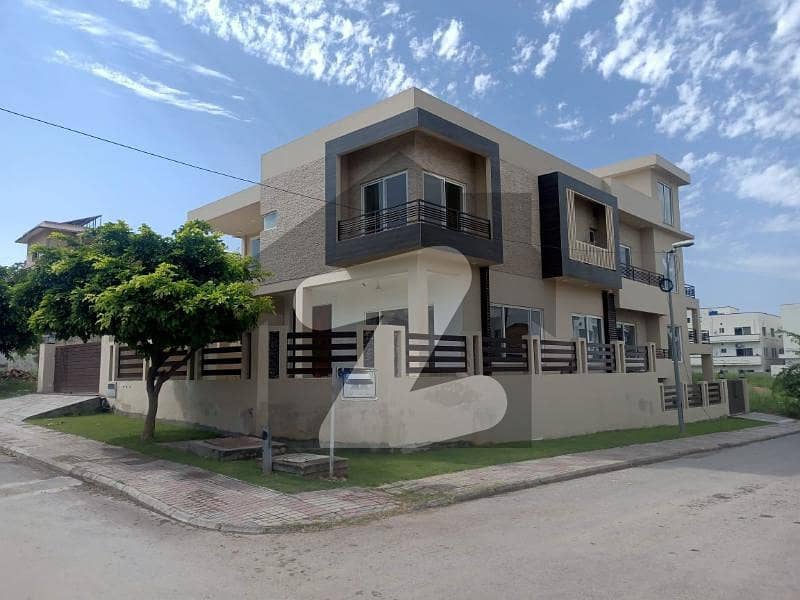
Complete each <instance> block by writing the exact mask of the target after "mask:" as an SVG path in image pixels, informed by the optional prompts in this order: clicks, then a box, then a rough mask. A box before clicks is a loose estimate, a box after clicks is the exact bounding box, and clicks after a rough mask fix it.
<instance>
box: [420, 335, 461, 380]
mask: <svg viewBox="0 0 800 600" xmlns="http://www.w3.org/2000/svg"><path fill="white" fill-rule="evenodd" d="M406 357H407V361H406V370H407V371H408V372H409V373H466V372H467V337H466V336H463V335H429V334H427V333H409V334H407V336H406Z"/></svg>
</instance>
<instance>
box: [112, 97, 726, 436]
mask: <svg viewBox="0 0 800 600" xmlns="http://www.w3.org/2000/svg"><path fill="white" fill-rule="evenodd" d="M689 182H690V178H689V175H688V174H687V173H686V172H684V171H683V170H681V169H680V168H678V167H677V166H675V165H674V164H672V163H670V162H669V161H667V160H665V159H664V158H662V157H660V156H658V155H649V156H644V157H640V158H636V159H632V160H628V161H625V162H621V163H617V164H614V165H610V166H608V167H602V168H598V169H594V170H591V171H589V170H584V169H582V168H579V167H577V166H575V165H573V164H571V163H569V162H567V161H565V160H563V159H560V158H558V157H556V156H553V155H551V154H548V153H547V152H544V151H543V150H541V149H539V148H536V147H535V146H532V145H530V144H528V143H526V142H524V141H522V140H520V139H519V138H516V137H514V136H512V135H510V134H508V133H506V132H504V131H502V130H500V129H498V128H496V127H493V126H492V125H490V124H488V123H486V122H485V121H482V120H480V119H478V118H476V117H474V116H472V115H469V114H467V113H465V112H463V111H461V110H459V109H458V108H456V107H454V106H452V105H450V104H447V103H445V102H443V101H441V100H439V99H437V98H435V97H433V96H431V95H429V94H427V93H425V92H423V91H421V90H418V89H415V88H412V89H408V90H406V91H404V92H402V93H400V94H398V95H396V96H393V97H391V98H387V99H385V100H383V101H381V102H379V103H377V104H375V105H373V106H370V107H368V108H366V109H364V110H362V111H360V112H357V113H355V114H352V115H350V116H348V117H345V118H343V119H341V120H340V121H337V122H335V123H333V124H331V125H329V126H327V127H324V128H322V129H320V130H318V131H315V132H313V133H311V134H309V135H307V136H304V137H302V138H300V139H298V140H295V141H293V142H290V143H288V144H286V145H284V146H281V147H279V148H276V149H274V150H272V151H269V152H267V153H266V154H264V155H263V156H262V157H261V183H260V185H258V186H253V187H250V188H248V189H245V190H243V191H242V192H239V193H236V194H233V195H231V196H227V197H225V198H222V199H220V200H217V201H214V202H212V203H210V204H207V205H205V206H202V207H200V208H197V209H195V210H193V211H191V212H190V213H189V218H190V219H203V220H205V221H208V222H209V223H211V224H212V225H213V226H214V227H215V228H216V229H218V230H219V231H221V232H223V233H225V234H228V235H232V236H236V237H238V238H240V239H241V247H242V252H243V253H244V254H246V255H250V256H253V257H254V258H257V259H258V260H260V261H261V263H262V264H263V266H264V268H265V269H266V270H267V271H269V273H270V276H269V277H268V278H267V279H266V280H265V281H263V283H262V285H261V287H260V289H259V293H261V294H268V295H270V296H271V297H273V298H274V299H275V302H276V307H277V311H276V314H273V315H267V316H265V318H264V323H263V325H262V328H261V330H260V333H259V335H257V336H254V337H253V338H252V340H257V341H252V340H251V341H252V343H254V344H257V345H258V348H257V350H253V351H252V353H253V355H254V356H256V358H255V363H256V365H258V364H260V365H262V368H263V369H267V368H268V371H269V374H268V375H267V374H263V375H258V374H256V375H255V377H256V378H258V377H260V376H263V377H264V378H265V381H264V382H261V383H257V384H256V385H257V386H258V385H263V386H266V388H267V389H265V390H264V391H263V392H257V393H256V396H257V397H263V398H265V399H266V398H267V397H268V398H269V400H268V404H269V407H268V408H265V407H264V406H261V405H258V401H256V403H255V404H256V405H255V407H254V408H253V410H252V412H253V414H254V415H256V416H255V417H254V419H255V420H258V419H259V418H262V419H267V415H268V420H269V421H270V423H272V424H273V425H274V426H275V427H276V431H278V433H277V435H280V430H281V428H284V429H290V430H292V431H296V430H297V429H298V427H295V426H294V425H291V424H287V423H286V420H287V419H288V417H287V416H286V415H287V414H291V415H293V416H294V418H302V416H301V415H303V414H306V413H313V412H315V411H316V413H318V416H319V419H318V422H316V423H315V424H313V425H312V426H310V427H307V428H305V429H304V428H302V427H300V429H303V430H304V431H305V433H306V434H307V435H306V437H316V434H317V433H318V431H317V429H318V428H319V426H320V424H321V423H322V420H323V418H324V416H325V414H326V413H327V405H325V404H324V403H323V402H322V400H313V399H312V398H311V396H312V395H313V394H312V392H311V390H312V389H315V388H314V385H315V384H314V383H311V382H312V381H313V380H315V379H323V380H324V378H325V377H329V376H330V373H331V363H332V362H338V359H339V358H343V357H344V356H349V358H356V356H355V355H358V358H359V360H363V361H364V363H370V364H374V365H377V364H379V363H380V364H382V365H383V369H382V370H381V373H382V374H381V379H380V380H379V381H380V386H389V385H400V384H399V383H398V382H399V381H405V380H406V378H417V379H416V381H417V383H414V384H413V385H412V384H409V385H412V387H413V386H417V387H418V386H419V385H420V384H419V381H422V382H428V383H430V382H431V381H434V380H435V378H436V377H451V378H453V377H455V378H458V377H464V378H465V379H466V378H468V377H470V376H474V375H481V374H483V375H486V374H489V373H491V374H492V375H493V377H495V379H497V380H498V381H501V382H502V385H503V390H504V391H502V394H505V396H506V400H505V401H504V406H507V408H504V409H503V410H504V411H505V419H506V420H508V419H509V414H510V413H511V412H513V411H512V409H511V406H512V405H513V406H514V407H515V408H514V409H513V410H514V411H517V412H515V413H514V414H515V416H514V419H516V420H517V421H527V423H526V427H528V435H534V436H538V437H542V436H544V437H547V436H551V437H552V436H554V435H558V434H569V433H578V432H584V431H591V430H598V429H608V428H618V427H624V426H634V424H658V423H662V422H671V421H672V419H674V413H672V414H671V415H670V413H669V412H668V410H669V409H670V408H674V392H675V385H676V383H677V384H678V385H684V384H689V385H691V372H690V364H689V355H690V354H698V355H702V356H704V357H705V356H708V357H709V358H710V352H711V350H710V346H708V344H705V343H703V340H702V339H700V338H697V337H690V335H689V333H690V332H689V329H688V328H687V327H686V323H685V321H684V320H683V318H682V315H685V314H686V313H687V311H689V312H691V311H697V310H698V309H699V305H698V301H697V299H696V298H695V293H694V288H693V287H692V286H690V285H688V284H687V283H686V282H685V281H684V276H683V261H682V255H681V251H678V252H677V255H676V263H677V264H676V265H674V266H671V265H667V263H666V257H667V256H668V254H667V252H668V251H669V250H670V249H671V248H672V244H673V243H675V242H678V241H684V240H689V239H691V237H692V236H691V235H690V234H689V233H687V232H685V231H683V230H682V229H681V221H680V202H679V191H680V188H681V187H682V186H685V185H687V184H689ZM668 267H669V269H670V270H668ZM668 274H669V276H670V279H671V280H672V281H673V282H674V289H673V291H672V295H673V302H674V305H675V314H676V315H681V317H680V318H679V319H678V326H677V330H676V336H675V342H674V343H673V342H672V336H670V335H669V330H668V317H667V315H668V308H667V307H668V302H667V300H668V296H667V294H666V293H665V292H664V291H662V289H661V287H662V286H661V284H662V282H663V280H664V278H665V276H666V275H668ZM387 332H388V333H387ZM692 333H694V331H692ZM351 334H352V337H351ZM390 334H391V335H390ZM263 336H268V340H264V339H262V337H263ZM373 336H374V337H373ZM342 340H344V341H342ZM337 347H338V348H339V350H340V352H339V353H338V355H337V353H336V352H335V349H336V348H337ZM673 352H675V353H677V355H678V357H679V359H680V361H681V381H680V382H675V381H674V375H673V370H672V363H671V361H670V359H669V357H670V356H672V353H673ZM362 354H363V356H362ZM384 354H385V355H386V356H389V355H391V357H392V358H391V360H389V359H388V358H387V359H386V360H387V361H388V362H384V363H381V361H382V360H384V358H381V357H383V356H384ZM265 355H266V356H268V360H266V361H265V360H262V358H259V357H261V356H265ZM267 362H268V363H269V365H268V367H267V366H266V365H267ZM704 364H705V366H706V368H707V373H706V375H707V378H708V380H709V381H710V380H711V379H712V378H713V373H712V371H711V368H710V366H711V364H710V360H708V361H704ZM256 371H258V369H256ZM595 374H596V377H594V378H593V379H592V377H593V376H594V375H595ZM540 375H544V376H543V377H539V376H540ZM585 376H589V377H590V381H589V383H588V384H587V381H586V380H585ZM426 377H427V378H428V379H426ZM284 379H286V381H289V382H292V381H294V383H285V382H284ZM436 381H438V380H436ZM303 382H305V383H303ZM292 385H297V386H305V387H302V391H299V390H300V388H299V387H298V388H296V391H294V392H291V391H289V390H290V388H289V387H286V386H292ZM326 385H328V387H322V388H320V390H325V392H324V393H325V394H328V395H329V393H330V392H329V390H330V387H329V384H326ZM403 385H405V384H403ZM430 385H433V384H430ZM714 385H717V384H712V389H713V390H715V391H713V392H712V393H711V396H709V397H713V399H712V403H716V404H721V402H717V400H719V399H720V398H721V396H722V394H721V393H720V390H719V388H714V387H713V386H714ZM281 386H282V387H281ZM625 386H632V387H630V388H625ZM417 387H414V389H415V390H416V389H417ZM435 387H436V386H433V388H435ZM279 388H280V389H279ZM381 389H382V392H381V395H382V399H383V400H384V401H386V402H387V404H386V405H385V406H384V407H383V408H382V409H380V410H378V409H374V410H373V409H371V408H369V407H368V406H367V405H366V404H363V403H362V404H363V406H361V407H360V408H358V409H355V408H353V409H351V410H353V411H363V414H361V413H359V415H360V416H358V419H360V421H357V420H356V417H353V420H352V421H351V423H356V422H359V423H360V424H361V425H360V426H361V427H362V429H369V428H370V427H372V428H373V429H374V430H376V431H377V430H378V429H381V427H384V429H382V430H381V431H382V432H383V433H375V435H374V437H372V438H369V436H368V435H366V434H363V435H362V434H361V433H357V430H358V427H356V425H354V424H353V425H352V428H351V430H350V435H351V438H352V440H353V443H361V442H363V443H365V444H366V445H374V444H378V445H381V444H385V445H404V443H418V440H417V439H416V438H414V439H413V440H412V439H411V438H406V439H403V440H400V441H398V440H397V439H395V438H392V439H391V440H390V439H389V437H391V435H394V434H391V435H390V434H388V433H386V430H385V427H386V421H387V420H390V419H391V418H392V417H391V416H390V415H392V414H395V413H392V411H396V410H399V409H398V408H397V407H398V406H402V405H403V404H404V402H403V401H402V400H401V399H400V397H401V396H400V395H399V394H400V392H399V391H398V389H396V388H391V389H390V388H383V387H382V388H381ZM664 389H666V390H667V391H666V395H665V392H664ZM705 389H706V388H702V389H701V388H700V387H697V389H692V390H689V391H688V396H689V397H690V398H689V400H688V401H687V402H688V403H689V404H688V405H689V407H690V413H691V408H693V407H699V406H702V405H703V403H705V405H706V406H707V405H708V398H707V396H708V394H706V392H705V391H703V390H705ZM532 390H533V391H532ZM701 392H702V393H703V394H706V395H705V396H702V394H701ZM162 393H163V392H162ZM314 393H317V392H314ZM319 393H320V394H323V392H321V391H320V392H319ZM409 393H410V392H409ZM436 393H437V392H436V391H435V389H434V390H433V391H429V393H428V399H429V400H430V401H431V402H437V401H438V402H439V403H440V404H441V402H442V401H444V399H445V397H446V396H447V394H444V393H439V396H438V400H437V398H436V397H434V396H435V395H436ZM458 393H460V392H458ZM452 394H456V395H457V393H456V392H452ZM537 394H541V396H540V397H541V398H542V401H541V402H539V403H537V402H536V401H535V400H532V395H533V397H534V398H535V397H536V396H537ZM287 395H288V396H287ZM393 395H394V396H393ZM123 396H124V394H123ZM562 396H568V397H570V398H572V399H574V400H565V401H563V402H561V403H560V404H558V403H557V402H558V400H557V399H558V398H559V397H562ZM701 396H702V397H701ZM391 397H394V398H395V399H394V401H392V402H389V401H388V399H389V398H391ZM512 397H513V398H512ZM665 397H666V400H665ZM703 398H705V400H703ZM473 400H475V398H473ZM475 401H476V402H477V401H478V400H475ZM573 401H574V402H576V403H581V402H585V403H586V404H585V405H583V404H581V405H580V406H581V407H583V408H579V407H578V406H577V405H575V406H572V407H571V408H568V406H569V405H570V403H571V402H573ZM640 401H641V402H640ZM264 402H267V401H266V400H264ZM303 402H305V403H306V405H305V408H303V407H302V406H301V405H302V403H303ZM551 402H552V403H553V404H550V403H551ZM698 402H699V404H698ZM298 403H299V404H298ZM603 403H606V404H607V405H608V409H607V410H606V409H602V408H600V407H601V405H603ZM637 403H638V404H637ZM645 404H647V406H648V407H650V408H644V405H645ZM407 405H408V404H407ZM131 406H132V404H131ZM654 407H655V408H654ZM473 409H474V406H473ZM473 409H466V408H465V409H464V411H463V414H461V416H460V417H459V418H461V419H462V421H463V422H464V423H466V421H468V420H469V419H473V420H474V419H475V415H476V414H478V413H481V411H479V410H473ZM584 409H585V410H586V411H589V412H583V413H582V416H581V418H580V419H579V421H581V423H580V424H579V423H578V422H577V421H574V420H573V422H572V424H570V419H571V418H572V419H574V417H570V416H568V415H567V413H566V412H564V411H567V412H569V411H572V413H570V414H572V415H574V414H575V412H576V411H578V412H580V411H583V410H584ZM370 410H373V413H374V414H373V413H368V411H370ZM420 410H422V409H420ZM492 410H494V408H493V409H492ZM720 410H722V409H720ZM381 411H383V412H381ZM537 411H539V412H537ZM379 412H380V413H381V416H380V417H377V416H375V414H377V413H379ZM484 412H486V413H487V414H488V413H489V412H491V410H488V409H487V411H484ZM590 413H591V414H590ZM437 414H438V413H437ZM448 414H449V413H448ZM481 414H483V413H481ZM707 414H709V413H708V412H703V413H702V414H701V412H697V413H696V415H695V416H692V415H694V413H691V414H690V418H706V416H705V415H707ZM395 416H396V418H397V419H402V418H403V415H400V414H399V413H397V414H395ZM378 418H380V419H382V420H383V421H382V424H381V425H380V426H378V425H376V424H375V422H374V421H371V420H370V419H378ZM436 418H442V419H445V417H444V416H442V415H439V416H438V417H436ZM447 418H450V417H449V416H448V417H447ZM198 420H200V419H198ZM455 420H458V419H455ZM491 421H492V419H491V418H489V417H487V420H486V422H482V423H480V424H477V425H475V427H474V429H473V430H472V431H479V430H484V431H486V430H488V431H496V430H497V427H500V425H498V424H497V423H496V422H495V423H494V429H492V427H490V426H488V425H487V424H488V423H490V422H491ZM278 423H280V424H281V425H280V426H279V425H278ZM367 423H370V425H367ZM531 423H536V424H537V425H531ZM247 427H251V425H247V426H243V428H247ZM342 427H343V428H340V424H338V423H337V431H339V430H340V431H342V435H343V436H344V437H345V438H346V437H347V435H348V433H347V431H346V430H347V428H346V426H342ZM464 427H465V428H466V429H469V427H470V426H468V425H464ZM253 428H254V427H253ZM456 429H457V428H456ZM466 429H465V430H464V431H466ZM451 433H453V435H449V436H445V437H446V438H448V439H449V438H454V437H459V433H463V432H455V431H454V432H451ZM516 433H518V432H516ZM359 436H360V437H359ZM382 436H383V437H382ZM509 436H512V434H511V433H506V434H505V435H504V436H502V435H501V436H495V437H492V436H488V437H487V438H486V439H498V438H503V437H505V438H506V439H507V438H509ZM295 437H303V435H301V434H299V433H298V434H297V435H296V436H295ZM433 437H436V435H434V436H433ZM438 437H439V439H445V438H442V437H441V435H439V436H438ZM367 438H369V439H367ZM516 439H521V438H520V437H517V438H516Z"/></svg>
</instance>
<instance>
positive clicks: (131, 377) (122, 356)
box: [117, 345, 144, 381]
mask: <svg viewBox="0 0 800 600" xmlns="http://www.w3.org/2000/svg"><path fill="white" fill-rule="evenodd" d="M143 378H144V362H143V361H142V358H141V357H140V356H137V354H136V351H135V350H134V349H133V348H129V347H128V346H122V345H120V346H117V380H118V381H141V380H142V379H143Z"/></svg>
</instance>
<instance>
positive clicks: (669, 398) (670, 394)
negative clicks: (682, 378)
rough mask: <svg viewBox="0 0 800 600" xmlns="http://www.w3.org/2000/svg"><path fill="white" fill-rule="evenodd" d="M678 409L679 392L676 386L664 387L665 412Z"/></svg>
mask: <svg viewBox="0 0 800 600" xmlns="http://www.w3.org/2000/svg"><path fill="white" fill-rule="evenodd" d="M677 409H678V391H677V388H676V387H675V386H674V385H665V386H664V410H677Z"/></svg>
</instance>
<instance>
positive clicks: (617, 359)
mask: <svg viewBox="0 0 800 600" xmlns="http://www.w3.org/2000/svg"><path fill="white" fill-rule="evenodd" d="M611 347H612V349H613V351H614V365H615V366H616V369H615V370H614V372H615V373H625V372H626V365H625V342H619V341H617V342H611Z"/></svg>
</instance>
